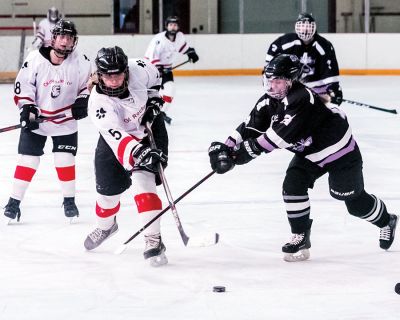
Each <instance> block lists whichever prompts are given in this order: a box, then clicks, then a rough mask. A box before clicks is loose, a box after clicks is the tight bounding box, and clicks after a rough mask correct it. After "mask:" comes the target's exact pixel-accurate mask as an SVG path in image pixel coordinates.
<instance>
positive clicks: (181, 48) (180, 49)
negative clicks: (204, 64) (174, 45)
mask: <svg viewBox="0 0 400 320" xmlns="http://www.w3.org/2000/svg"><path fill="white" fill-rule="evenodd" d="M185 46H186V42H185V43H184V44H183V46H182V47H180V48H179V52H181V51H182V50H183V48H185Z"/></svg>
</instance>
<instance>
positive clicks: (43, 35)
mask: <svg viewBox="0 0 400 320" xmlns="http://www.w3.org/2000/svg"><path fill="white" fill-rule="evenodd" d="M60 17H61V16H60V14H59V12H58V9H57V8H55V7H51V8H50V9H49V10H48V11H47V17H46V19H43V20H41V21H40V22H39V26H38V29H37V31H36V34H35V39H34V40H33V42H32V46H33V47H34V48H35V49H40V48H41V47H42V46H43V47H49V46H51V41H52V33H51V30H52V29H53V28H54V27H55V25H56V23H57V22H58V20H60Z"/></svg>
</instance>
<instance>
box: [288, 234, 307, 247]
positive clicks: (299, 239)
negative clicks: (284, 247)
mask: <svg viewBox="0 0 400 320" xmlns="http://www.w3.org/2000/svg"><path fill="white" fill-rule="evenodd" d="M303 239H304V233H295V234H293V236H292V238H291V239H290V244H293V245H298V244H299V243H300V242H302V241H303Z"/></svg>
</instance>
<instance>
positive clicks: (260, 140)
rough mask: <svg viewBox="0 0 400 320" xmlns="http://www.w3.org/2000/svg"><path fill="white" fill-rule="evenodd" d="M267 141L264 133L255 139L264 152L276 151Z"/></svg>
mask: <svg viewBox="0 0 400 320" xmlns="http://www.w3.org/2000/svg"><path fill="white" fill-rule="evenodd" d="M268 140H269V139H268V138H267V136H266V134H265V133H264V134H263V135H261V136H259V137H258V138H257V142H258V143H259V144H260V146H261V147H263V149H265V150H266V151H268V152H271V151H272V150H274V149H276V147H275V146H274V145H273V144H272V143H271V142H269V141H268Z"/></svg>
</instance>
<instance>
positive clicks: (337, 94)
mask: <svg viewBox="0 0 400 320" xmlns="http://www.w3.org/2000/svg"><path fill="white" fill-rule="evenodd" d="M326 92H327V93H328V94H329V96H330V97H331V102H332V103H334V104H337V105H338V106H340V104H341V103H342V102H343V92H342V88H341V87H340V85H339V83H338V82H335V83H332V84H331V85H329V86H328V88H327V89H326Z"/></svg>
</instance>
